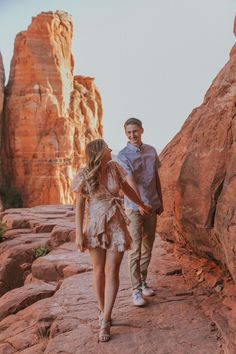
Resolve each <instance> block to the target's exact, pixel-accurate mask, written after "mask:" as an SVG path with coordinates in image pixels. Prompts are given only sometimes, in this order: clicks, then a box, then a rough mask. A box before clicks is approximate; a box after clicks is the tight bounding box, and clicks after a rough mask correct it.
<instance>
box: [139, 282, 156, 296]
mask: <svg viewBox="0 0 236 354" xmlns="http://www.w3.org/2000/svg"><path fill="white" fill-rule="evenodd" d="M141 290H142V294H143V295H144V296H154V295H155V291H154V290H153V289H152V288H149V286H147V283H146V282H145V281H142V286H141Z"/></svg>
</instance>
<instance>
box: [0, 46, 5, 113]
mask: <svg viewBox="0 0 236 354" xmlns="http://www.w3.org/2000/svg"><path fill="white" fill-rule="evenodd" d="M4 82H5V73H4V67H3V62H2V55H1V52H0V118H2V110H3V98H4Z"/></svg>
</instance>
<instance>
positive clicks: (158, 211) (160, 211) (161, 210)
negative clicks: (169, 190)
mask: <svg viewBox="0 0 236 354" xmlns="http://www.w3.org/2000/svg"><path fill="white" fill-rule="evenodd" d="M163 211H164V209H163V204H161V206H160V207H159V208H158V209H157V211H156V213H157V215H161V214H162V213H163Z"/></svg>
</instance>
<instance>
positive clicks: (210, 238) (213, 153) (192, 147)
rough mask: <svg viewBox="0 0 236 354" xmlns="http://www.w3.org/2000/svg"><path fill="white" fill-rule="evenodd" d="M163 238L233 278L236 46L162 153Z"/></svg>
mask: <svg viewBox="0 0 236 354" xmlns="http://www.w3.org/2000/svg"><path fill="white" fill-rule="evenodd" d="M161 160H162V169H161V179H162V185H163V190H164V204H165V205H164V207H165V212H164V214H163V215H162V217H161V218H160V220H159V226H158V231H159V233H160V234H161V235H162V236H163V237H164V238H169V239H172V240H176V241H177V242H180V243H182V244H185V245H186V246H189V247H191V248H192V249H194V250H195V252H197V253H198V254H202V255H205V256H208V257H214V258H215V259H217V260H219V261H221V262H222V263H223V264H225V265H226V266H227V268H228V269H229V271H230V273H231V275H232V276H233V278H234V281H236V203H235V200H236V52H235V51H234V50H231V56H230V60H229V61H228V63H227V64H226V65H225V67H224V68H223V69H222V70H221V71H220V73H219V74H218V75H217V77H216V78H215V80H214V81H213V83H212V85H211V87H210V88H209V90H208V92H207V94H206V96H205V98H204V101H203V104H202V105H201V106H200V107H198V108H197V109H195V110H193V112H192V113H191V114H190V116H189V118H188V119H187V121H186V122H185V124H184V125H183V127H182V129H181V131H180V132H179V133H178V134H177V135H176V136H175V138H174V139H173V140H172V141H171V142H170V143H169V144H168V145H167V147H166V148H165V149H164V151H163V152H162V154H161Z"/></svg>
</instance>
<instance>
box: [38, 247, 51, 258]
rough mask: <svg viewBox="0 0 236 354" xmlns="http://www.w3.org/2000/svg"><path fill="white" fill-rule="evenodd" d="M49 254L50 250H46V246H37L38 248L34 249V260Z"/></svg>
mask: <svg viewBox="0 0 236 354" xmlns="http://www.w3.org/2000/svg"><path fill="white" fill-rule="evenodd" d="M49 252H50V250H49V249H48V247H47V246H39V247H38V248H35V250H34V255H35V258H39V257H43V256H46V254H48V253H49Z"/></svg>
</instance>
